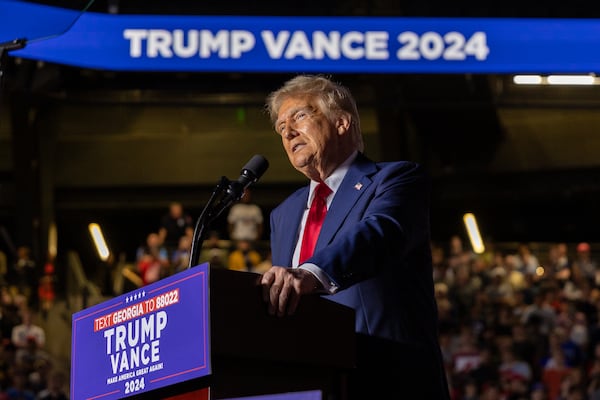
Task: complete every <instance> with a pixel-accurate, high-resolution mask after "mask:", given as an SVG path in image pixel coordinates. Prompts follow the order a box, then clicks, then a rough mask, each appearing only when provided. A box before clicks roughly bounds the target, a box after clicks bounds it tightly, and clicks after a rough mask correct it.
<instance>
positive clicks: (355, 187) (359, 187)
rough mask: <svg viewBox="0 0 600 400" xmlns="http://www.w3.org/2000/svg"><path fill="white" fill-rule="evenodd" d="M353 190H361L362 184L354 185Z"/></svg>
mask: <svg viewBox="0 0 600 400" xmlns="http://www.w3.org/2000/svg"><path fill="white" fill-rule="evenodd" d="M354 189H356V190H360V189H362V183H360V182H358V183H357V184H356V185H354Z"/></svg>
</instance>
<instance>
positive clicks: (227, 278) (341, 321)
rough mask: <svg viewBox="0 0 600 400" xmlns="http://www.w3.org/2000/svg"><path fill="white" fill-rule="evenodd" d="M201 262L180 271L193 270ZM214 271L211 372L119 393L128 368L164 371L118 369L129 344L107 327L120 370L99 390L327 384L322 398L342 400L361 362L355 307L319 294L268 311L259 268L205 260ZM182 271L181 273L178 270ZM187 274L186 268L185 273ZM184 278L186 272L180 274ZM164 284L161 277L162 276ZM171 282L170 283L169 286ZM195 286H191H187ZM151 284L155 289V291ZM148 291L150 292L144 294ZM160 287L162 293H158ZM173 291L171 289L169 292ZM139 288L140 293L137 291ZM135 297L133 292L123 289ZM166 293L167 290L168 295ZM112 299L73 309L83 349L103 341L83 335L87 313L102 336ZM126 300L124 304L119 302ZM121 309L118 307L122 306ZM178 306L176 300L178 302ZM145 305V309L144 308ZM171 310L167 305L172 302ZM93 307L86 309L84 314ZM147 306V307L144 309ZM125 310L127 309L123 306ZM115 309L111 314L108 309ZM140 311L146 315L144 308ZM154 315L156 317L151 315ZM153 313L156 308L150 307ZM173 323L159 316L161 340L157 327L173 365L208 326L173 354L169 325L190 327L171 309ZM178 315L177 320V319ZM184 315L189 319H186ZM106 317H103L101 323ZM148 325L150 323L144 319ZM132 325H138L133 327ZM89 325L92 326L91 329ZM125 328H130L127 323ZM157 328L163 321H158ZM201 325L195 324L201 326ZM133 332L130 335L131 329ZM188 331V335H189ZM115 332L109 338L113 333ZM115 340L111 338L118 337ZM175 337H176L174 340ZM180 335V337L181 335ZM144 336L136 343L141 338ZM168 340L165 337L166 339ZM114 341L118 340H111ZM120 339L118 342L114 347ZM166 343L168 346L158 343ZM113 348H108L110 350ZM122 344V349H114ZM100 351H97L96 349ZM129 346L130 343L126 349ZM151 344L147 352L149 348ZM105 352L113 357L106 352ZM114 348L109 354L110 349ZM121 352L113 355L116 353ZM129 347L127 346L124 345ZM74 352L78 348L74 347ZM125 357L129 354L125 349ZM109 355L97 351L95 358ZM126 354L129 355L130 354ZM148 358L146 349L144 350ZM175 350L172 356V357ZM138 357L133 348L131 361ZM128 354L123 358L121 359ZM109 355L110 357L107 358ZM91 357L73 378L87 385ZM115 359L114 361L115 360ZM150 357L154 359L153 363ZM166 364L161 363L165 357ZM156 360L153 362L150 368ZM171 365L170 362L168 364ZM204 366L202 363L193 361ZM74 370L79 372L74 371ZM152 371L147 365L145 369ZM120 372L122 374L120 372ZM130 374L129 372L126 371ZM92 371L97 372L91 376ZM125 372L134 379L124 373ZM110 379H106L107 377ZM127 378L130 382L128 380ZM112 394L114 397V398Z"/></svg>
mask: <svg viewBox="0 0 600 400" xmlns="http://www.w3.org/2000/svg"><path fill="white" fill-rule="evenodd" d="M195 268H200V266H199V267H194V268H192V269H190V270H188V271H184V272H183V273H181V274H184V273H187V274H188V275H189V272H193V270H194V269H195ZM205 268H206V271H207V272H208V274H207V275H208V277H209V278H208V290H207V293H206V295H207V298H208V299H209V301H208V307H207V308H208V310H209V311H208V313H209V318H208V321H210V322H209V323H208V324H207V325H208V326H206V327H204V328H203V329H206V332H207V333H208V336H209V337H210V339H209V340H207V341H206V347H207V348H206V349H205V350H206V352H207V354H208V359H207V364H208V365H206V371H207V373H205V374H204V373H203V374H202V376H192V377H190V378H189V379H188V377H187V376H186V375H185V373H181V377H182V378H181V379H178V381H176V382H175V381H173V382H170V381H168V380H163V381H162V382H168V384H165V385H164V386H161V387H158V388H149V387H148V386H147V387H146V389H149V390H146V391H143V390H142V391H140V392H137V393H132V394H131V395H130V394H125V393H124V392H118V391H119V390H120V386H121V382H120V380H121V376H120V375H119V376H117V375H118V374H120V373H121V370H122V371H124V372H125V373H127V372H129V371H130V372H129V373H130V374H131V375H130V376H131V377H132V379H133V380H136V379H137V378H136V376H137V374H138V371H142V372H141V373H140V376H142V377H143V376H144V375H142V374H147V375H146V376H147V378H146V380H145V384H146V385H148V383H149V382H154V381H159V380H160V379H163V378H156V379H154V380H152V379H151V377H152V376H157V375H152V373H148V368H147V367H146V368H145V369H143V368H136V369H135V372H134V369H133V367H131V365H129V364H128V365H127V366H126V367H127V368H120V370H117V368H115V366H119V365H121V364H120V363H119V362H117V361H115V358H116V354H117V353H118V351H120V350H122V348H119V346H118V343H117V342H118V341H117V337H118V335H119V333H118V332H116V333H115V334H114V335H113V333H112V332H109V333H104V334H103V335H104V337H100V339H98V340H99V341H98V343H99V344H100V345H101V346H103V347H105V349H104V348H102V349H101V351H100V353H101V356H102V357H108V356H110V357H111V359H110V360H111V362H112V371H111V372H110V373H109V375H114V376H112V377H110V378H108V379H106V378H105V379H106V380H107V382H109V381H110V380H111V379H112V382H110V383H111V384H110V385H109V386H108V388H103V389H102V390H103V393H102V394H99V395H98V396H102V397H104V398H125V397H129V398H132V399H158V398H160V399H173V400H179V399H192V398H194V399H201V398H207V399H211V400H213V399H214V400H220V399H231V398H238V397H247V396H260V395H271V394H282V393H289V392H301V391H320V392H321V393H322V398H323V399H325V398H330V397H334V398H336V399H340V400H343V399H344V398H345V397H346V394H345V391H344V390H345V382H344V378H345V373H346V372H347V371H349V370H350V369H352V368H354V366H355V361H356V337H355V333H354V310H353V309H351V308H348V307H345V306H342V305H340V304H337V303H334V302H332V301H329V300H327V299H326V298H322V297H320V296H304V297H303V298H302V299H301V301H300V304H299V306H298V309H297V311H296V313H295V314H294V315H292V316H286V317H282V318H279V317H276V316H271V315H269V314H268V313H267V306H266V304H265V303H264V302H263V300H262V292H261V287H260V286H259V280H260V275H258V274H254V273H250V272H239V271H231V270H224V269H215V268H209V267H207V266H206V265H205ZM178 275H179V274H178ZM186 276H187V275H186ZM166 279H171V280H173V282H177V276H176V275H175V276H173V277H169V278H166ZM180 280H183V279H180ZM157 283H158V282H157ZM164 286H167V285H164ZM174 287H175V286H173V284H170V286H169V287H167V289H165V290H170V291H171V292H173V291H174V289H173V288H174ZM177 290H178V291H179V290H180V291H181V294H179V292H178V295H179V296H180V297H181V302H180V303H179V304H175V306H178V307H183V305H182V304H181V303H183V299H184V293H185V290H184V289H179V288H178V289H177ZM186 290H188V289H186ZM151 291H152V290H148V293H150V292H151ZM145 292H146V291H144V293H145ZM156 293H159V294H160V293H161V292H156ZM167 294H168V293H167ZM136 295H137V293H136ZM124 296H125V298H128V297H127V295H124ZM162 296H163V297H164V296H165V295H162ZM112 304H113V303H111V304H106V305H105V304H100V305H96V306H94V310H90V311H89V312H87V313H85V314H82V315H74V316H73V319H74V321H78V323H79V327H78V328H77V329H78V331H77V335H78V336H79V339H78V340H79V342H78V345H79V346H80V348H81V343H84V344H85V345H86V346H92V347H97V346H99V345H98V344H94V343H92V344H88V342H87V341H86V340H82V339H81V337H82V336H83V334H82V331H83V330H82V329H84V327H83V325H82V323H83V322H84V321H85V319H86V318H88V319H94V321H95V322H94V323H95V324H96V326H95V328H97V329H95V331H97V332H95V333H96V336H102V335H101V334H98V333H100V332H101V331H102V329H100V328H102V326H101V325H98V324H99V323H98V322H97V321H98V320H101V319H102V318H104V317H98V316H99V315H102V314H103V313H104V314H106V313H107V311H106V310H109V311H110V310H112V307H113V306H112ZM119 307H122V306H119ZM115 309H116V308H115ZM173 309H175V307H174V306H173ZM140 310H142V309H140ZM165 310H167V309H166V308H165ZM85 311H86V310H84V311H82V312H80V313H84V312H85ZM142 311H143V310H142ZM117 312H121V311H117ZM187 312H188V313H190V314H189V315H190V324H191V325H194V326H200V325H201V324H197V323H196V322H192V316H193V315H195V314H192V313H194V312H195V311H193V310H190V311H187ZM106 315H109V314H106ZM140 315H141V314H140ZM148 315H149V316H148ZM148 315H147V316H146V318H151V316H152V314H148ZM110 318H113V317H112V314H111V315H110V317H107V320H108V319H110ZM169 318H170V319H169V320H168V324H172V326H173V328H171V325H167V319H166V316H165V317H164V318H163V320H164V323H163V324H162V325H161V324H160V323H159V318H158V316H157V317H156V321H152V322H153V323H154V322H155V323H156V326H157V327H159V326H160V327H162V328H163V331H162V332H163V336H162V337H161V338H160V339H159V338H158V336H159V334H158V332H159V331H157V337H156V340H155V342H159V341H160V343H158V344H156V346H155V347H156V348H157V349H158V350H156V354H157V360H158V358H159V357H160V361H164V360H166V361H164V362H165V363H168V364H169V365H173V364H175V363H177V361H176V360H179V359H181V360H183V359H184V358H186V357H187V356H188V354H186V347H187V345H190V346H189V347H190V352H193V350H192V349H191V347H192V346H191V345H192V344H196V342H195V341H196V339H195V338H196V337H198V340H201V338H200V336H202V335H203V334H202V332H200V333H198V334H196V333H193V332H192V333H190V332H187V331H186V332H185V333H186V334H188V335H189V334H191V335H192V336H191V337H192V339H189V338H188V339H185V340H187V343H178V345H179V347H177V348H178V349H179V350H177V351H178V352H181V353H182V354H174V352H175V351H171V350H168V349H170V347H167V346H168V345H169V344H168V341H167V337H166V334H165V333H164V332H167V331H168V329H167V328H169V329H171V331H170V332H169V335H177V334H178V333H181V332H182V331H184V330H186V329H187V327H186V325H185V323H183V324H179V325H175V324H176V323H177V322H176V321H174V320H175V318H174V317H173V318H172V317H171V316H169ZM172 320H173V321H174V322H172ZM134 322H135V320H134V319H133V318H132V319H131V320H130V321H129V322H128V323H129V324H133V323H134ZM184 322H185V321H184ZM100 324H102V322H100ZM140 325H141V326H146V325H144V324H143V323H140ZM131 327H133V325H131V326H130V327H128V328H127V329H129V328H131ZM75 328H76V327H75V323H74V328H73V329H74V338H73V348H74V347H75V343H76V342H75V333H76V331H75ZM85 329H88V330H90V328H85ZM123 329H125V328H123ZM157 329H158V328H157ZM194 329H195V328H194ZM123 335H124V336H125V339H122V341H123V344H122V347H124V346H125V345H127V343H128V340H132V339H131V338H132V337H135V331H133V328H131V332H130V331H129V330H128V331H127V333H126V334H125V333H122V335H121V336H123ZM127 335H129V336H127ZM182 336H183V335H182ZM107 337H108V338H107ZM113 337H114V338H115V340H113V341H111V340H110V339H111V338H113ZM172 337H173V336H171V339H169V340H171V341H173V340H172ZM175 341H178V340H177V337H175ZM137 343H138V342H135V344H137ZM165 343H166V344H165ZM111 346H112V347H111ZM115 346H116V347H115ZM159 346H164V347H159ZM104 350H106V351H104ZM115 350H118V351H115ZM95 351H97V350H95ZM127 351H129V349H127ZM144 351H146V352H144ZM152 351H153V350H152V349H148V348H146V350H145V349H144V348H142V350H141V354H142V356H145V357H146V358H149V357H150V355H151V354H154V353H152ZM104 353H106V356H105V355H104ZM109 353H110V354H109ZM113 353H114V354H113ZM123 353H124V354H125V350H123ZM74 354H75V353H74ZM125 356H126V355H125ZM102 357H96V356H95V357H94V358H95V359H98V358H102ZM121 357H124V356H123V355H122V356H121ZM140 357H141V356H140ZM168 357H170V358H168ZM133 359H134V357H133V353H132V356H131V359H130V360H129V363H131V362H132V360H133ZM121 361H123V360H121ZM103 362H104V361H103ZM84 364H86V362H85V361H83V360H79V361H77V362H76V361H73V362H72V373H71V375H72V381H73V380H74V379H73V377H75V376H77V378H78V379H77V381H76V382H72V384H79V385H81V384H82V381H84V382H85V381H86V379H87V378H86V377H80V375H79V374H77V373H76V372H77V371H79V370H78V368H82V365H84ZM109 364H110V363H109ZM150 364H151V363H150ZM160 364H161V368H162V362H161V363H160ZM154 365H158V363H155V364H153V365H152V364H151V365H150V371H152V368H153V366H154ZM165 368H166V367H165ZM183 369H184V370H185V371H184V372H187V371H190V370H192V368H187V367H183ZM194 369H195V370H198V369H199V368H194ZM74 370H75V372H74ZM144 371H145V372H144ZM114 373H116V374H114ZM178 374H179V372H177V373H171V374H169V376H168V377H167V378H169V379H170V380H172V379H173V378H172V377H173V376H176V375H178ZM121 375H124V374H121ZM90 376H91V375H90ZM125 378H128V377H127V376H125ZM102 383H103V382H102ZM126 384H127V383H126ZM74 393H78V392H77V391H73V390H72V396H71V398H72V399H73V400H77V397H78V396H79V395H73V394H74ZM111 396H113V397H111ZM81 397H82V398H88V397H93V396H90V395H89V394H85V395H84V396H81Z"/></svg>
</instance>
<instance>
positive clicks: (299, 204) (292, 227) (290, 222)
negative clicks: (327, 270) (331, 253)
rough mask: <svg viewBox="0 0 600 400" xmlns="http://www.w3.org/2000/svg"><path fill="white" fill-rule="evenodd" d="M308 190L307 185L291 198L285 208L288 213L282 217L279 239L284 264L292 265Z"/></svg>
mask: <svg viewBox="0 0 600 400" xmlns="http://www.w3.org/2000/svg"><path fill="white" fill-rule="evenodd" d="M308 192H309V187H308V186H307V187H306V188H304V189H302V190H301V191H300V192H298V193H297V196H295V197H294V198H293V199H291V203H290V205H289V206H288V207H286V210H289V211H286V213H288V215H287V218H282V221H283V229H282V230H281V231H279V241H280V245H281V248H282V249H286V250H285V251H286V254H284V257H285V260H286V261H287V263H286V264H284V265H292V257H293V256H294V250H295V249H296V243H297V242H298V230H299V227H300V222H301V221H302V214H303V213H304V210H305V209H306V202H307V201H308Z"/></svg>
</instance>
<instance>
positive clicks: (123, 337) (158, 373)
mask: <svg viewBox="0 0 600 400" xmlns="http://www.w3.org/2000/svg"><path fill="white" fill-rule="evenodd" d="M208 275H209V267H208V263H206V264H202V265H199V266H197V267H194V268H191V269H189V270H186V271H183V272H180V273H178V274H176V275H173V276H170V277H167V278H165V279H162V280H160V281H158V282H155V283H153V284H150V285H147V286H144V287H142V288H139V289H136V290H134V291H132V292H129V293H127V294H124V295H121V296H119V297H115V298H114V299H111V300H108V301H106V302H103V303H101V304H97V305H95V306H93V307H90V308H87V309H85V310H82V311H80V312H77V313H75V314H73V318H72V322H73V324H72V326H73V327H72V338H71V399H72V400H79V399H100V398H101V399H103V400H108V399H120V398H123V397H128V396H133V395H139V394H142V393H144V392H148V391H151V390H155V389H159V388H162V387H165V386H171V385H174V384H177V383H179V382H183V381H188V380H190V379H194V378H200V377H203V376H207V375H210V374H211V363H210V360H211V354H210V319H209V318H210V313H209V309H210V305H209V284H208V280H209V276H208Z"/></svg>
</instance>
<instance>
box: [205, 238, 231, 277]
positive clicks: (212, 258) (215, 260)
mask: <svg viewBox="0 0 600 400" xmlns="http://www.w3.org/2000/svg"><path fill="white" fill-rule="evenodd" d="M228 246H229V244H226V243H225V241H223V240H221V235H220V234H219V232H218V231H216V230H212V231H210V232H208V235H207V238H206V240H205V241H204V243H203V245H202V250H201V251H200V257H199V262H200V264H202V263H205V262H208V263H209V264H210V266H211V267H213V268H227V264H228V262H229V261H228V258H229V251H228V250H227V248H228Z"/></svg>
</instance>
